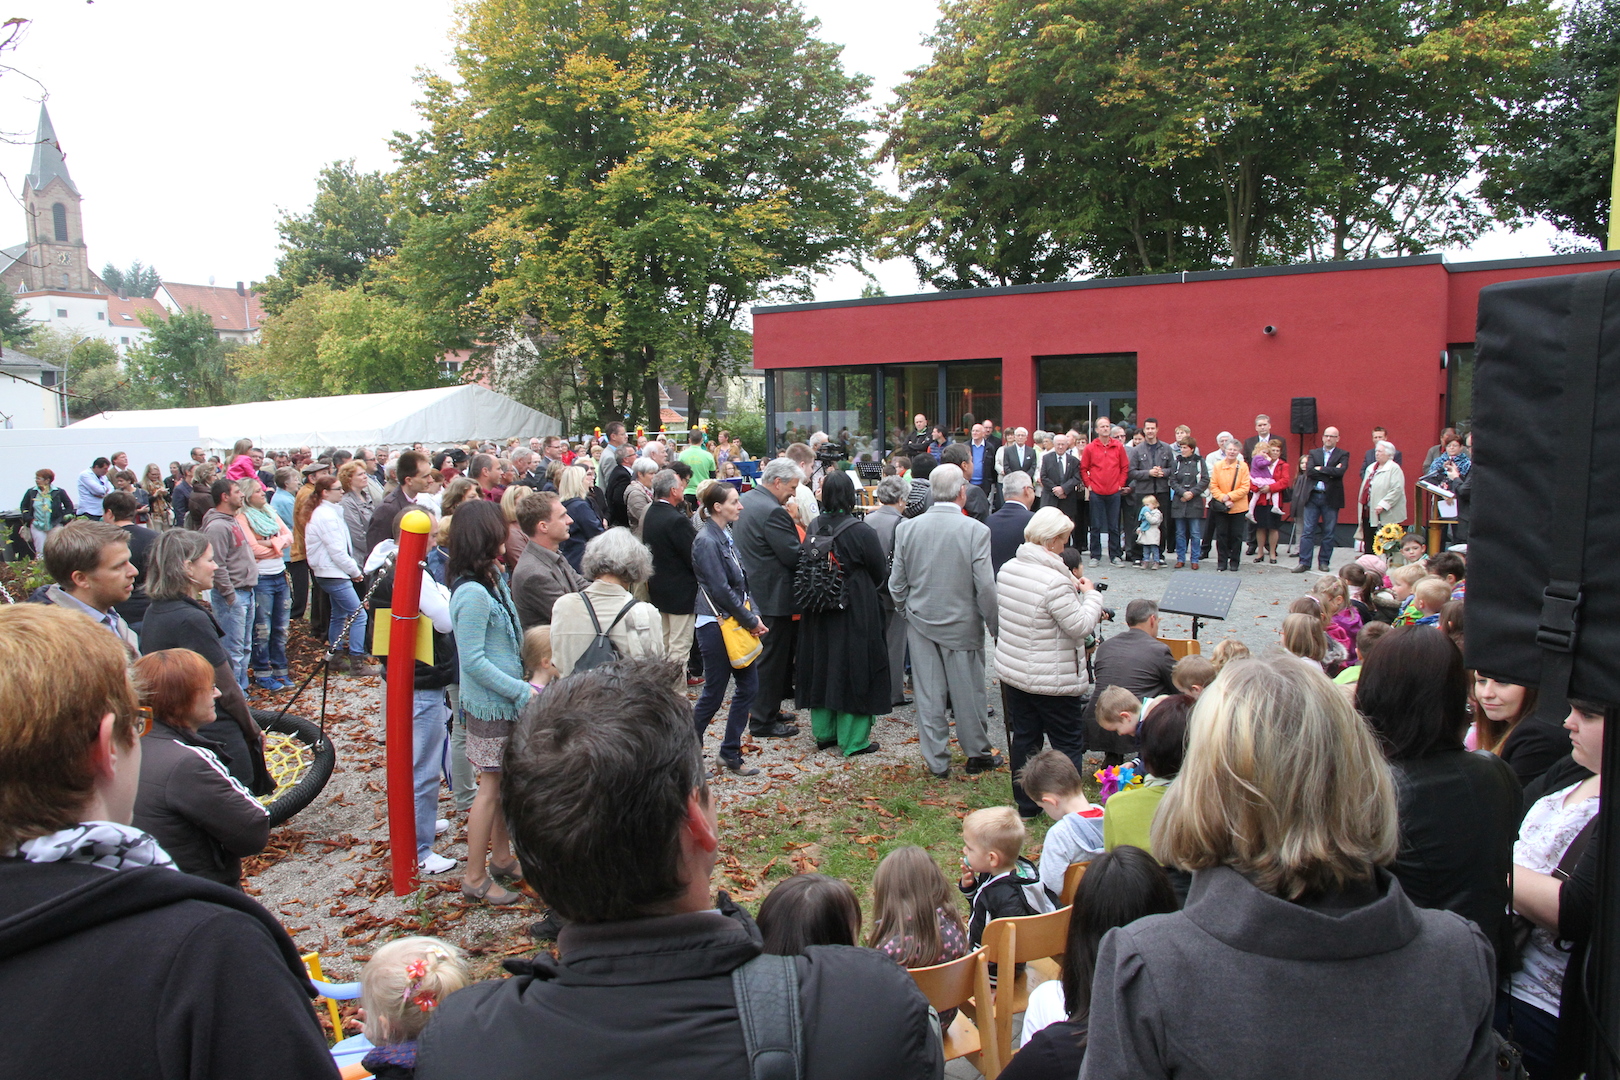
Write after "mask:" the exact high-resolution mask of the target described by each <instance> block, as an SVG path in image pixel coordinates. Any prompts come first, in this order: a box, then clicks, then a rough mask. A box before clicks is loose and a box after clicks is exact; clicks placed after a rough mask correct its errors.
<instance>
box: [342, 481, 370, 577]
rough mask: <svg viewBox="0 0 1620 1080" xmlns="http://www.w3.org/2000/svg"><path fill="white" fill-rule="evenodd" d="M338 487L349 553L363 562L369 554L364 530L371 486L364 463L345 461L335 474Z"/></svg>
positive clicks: (367, 517) (366, 525)
mask: <svg viewBox="0 0 1620 1080" xmlns="http://www.w3.org/2000/svg"><path fill="white" fill-rule="evenodd" d="M337 482H338V487H340V488H341V489H342V492H343V493H342V496H341V498H340V500H339V501H340V502H341V503H342V507H343V524H344V526H345V527H346V528H347V529H348V530H349V552H350V553H351V554H352V555H353V556H354V557H355V559H357V560H359V561H361V562H364V561H365V558H366V556H367V555H368V554H370V552H369V551H368V550H367V549H366V529H367V528H368V527H370V525H371V514H372V509H373V508H372V503H371V484H370V482H369V477H368V476H367V474H366V466H365V463H364V462H362V461H359V460H354V461H346V462H344V463H343V467H342V468H341V469H339V470H338V472H337Z"/></svg>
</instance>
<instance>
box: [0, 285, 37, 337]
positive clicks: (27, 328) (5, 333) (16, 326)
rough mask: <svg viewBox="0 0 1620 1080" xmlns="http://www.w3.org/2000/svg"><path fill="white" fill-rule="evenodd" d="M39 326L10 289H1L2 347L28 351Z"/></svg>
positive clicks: (0, 320) (0, 333)
mask: <svg viewBox="0 0 1620 1080" xmlns="http://www.w3.org/2000/svg"><path fill="white" fill-rule="evenodd" d="M39 328H40V327H39V324H38V323H36V322H33V321H31V320H30V319H29V318H28V315H27V312H26V310H25V309H24V308H23V307H22V305H21V304H19V303H17V297H16V295H15V294H14V293H12V291H11V290H10V289H0V346H4V347H5V348H8V349H27V348H29V347H30V346H31V345H33V343H34V335H35V334H36V333H37V332H38V331H39Z"/></svg>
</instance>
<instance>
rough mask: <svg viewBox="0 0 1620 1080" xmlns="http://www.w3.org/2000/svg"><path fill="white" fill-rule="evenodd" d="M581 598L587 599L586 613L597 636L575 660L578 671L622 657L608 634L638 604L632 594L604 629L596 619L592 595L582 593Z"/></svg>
mask: <svg viewBox="0 0 1620 1080" xmlns="http://www.w3.org/2000/svg"><path fill="white" fill-rule="evenodd" d="M580 599H581V600H584V601H585V614H587V615H589V616H590V617H591V629H593V630H595V631H596V636H595V637H593V638H592V639H591V643H590V644H589V645H587V646H585V651H584V652H582V653H580V654H579V659H578V660H575V661H574V671H576V672H577V671H589V670H590V669H591V668H595V667H601V666H602V665H603V664H611V663H613V661H615V660H618V659H621V657H620V655H619V647H618V646H617V645H615V644H613V639H612V638H610V637H608V634H610V633H612V631H613V628H614V627H615V626H618V625H619V620H620V619H622V618H624V617H625V616H626V615H628V614H630V609H631V608H633V607H635V606H636V598H635V597H633V596H632V597H631V598H630V599H629V600H627V601H625V605H624V607H622V608H620V609H619V613H618V614H617V615H615V616H613V621H612V622H610V623H608V628H607V629H606V630H603V629H602V624H601V623H599V622H597V621H596V609H595V608H594V607H592V606H591V601H590V597H588V596H586V595H584V594H583V593H581V594H580Z"/></svg>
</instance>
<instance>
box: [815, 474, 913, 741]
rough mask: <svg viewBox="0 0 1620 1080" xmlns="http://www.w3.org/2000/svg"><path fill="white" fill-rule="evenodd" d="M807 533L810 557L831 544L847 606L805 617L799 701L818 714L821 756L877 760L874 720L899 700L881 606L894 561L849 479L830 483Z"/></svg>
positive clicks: (832, 477) (829, 478)
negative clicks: (821, 544) (833, 752)
mask: <svg viewBox="0 0 1620 1080" xmlns="http://www.w3.org/2000/svg"><path fill="white" fill-rule="evenodd" d="M806 532H807V536H806V540H805V547H806V550H811V544H812V542H813V541H815V540H817V539H820V538H825V539H826V540H827V541H828V542H829V544H830V547H831V551H832V556H833V557H834V558H835V559H837V560H838V562H839V564H840V565H841V566H842V567H843V570H844V599H845V605H844V607H843V608H842V609H841V610H833V611H807V612H805V613H804V615H803V616H801V619H800V623H799V654H798V659H797V660H796V661H795V664H794V672H795V680H794V682H795V686H794V694H793V698H794V701H795V702H796V703H797V704H798V707H799V708H801V709H809V710H810V727H811V730H812V731H814V732H815V736H816V749H817V750H829V749H831V748H832V747H834V746H836V747H838V748H839V750H840V751H841V752H842V753H843V755H844V756H845V757H854V756H855V755H856V754H870V753H872V752H873V751H875V750H877V749H878V744H877V742H876V741H874V740H873V739H872V738H871V737H870V736H871V732H872V721H873V719H874V718H875V717H876V716H877V714H878V713H881V712H888V710H889V706H890V705H891V704H892V703H893V701H894V698H893V696H892V693H891V690H892V687H891V686H890V684H889V646H888V639H887V638H886V637H885V631H886V629H887V616H886V615H885V614H884V611H883V605H882V603H881V602H880V601H879V600H878V588H879V587H880V586H882V585H883V584H885V583H886V582H887V580H888V577H889V561H888V559H887V558H886V557H885V556H884V554H883V545H882V543H881V542H880V541H879V540H878V534H877V533H876V532H875V531H874V530H873V529H872V526H870V525H868V524H867V523H866V522H864V521H862V520H861V519H860V518H858V517H856V516H855V483H854V481H852V480H851V479H850V478H849V474H848V473H847V472H843V471H840V470H834V471H832V472H828V473H826V474H825V475H824V476H823V477H822V481H821V514H820V515H819V516H818V517H817V518H816V519H815V520H814V521H812V522H811V523H810V527H809V529H808V530H806ZM891 603H892V601H891Z"/></svg>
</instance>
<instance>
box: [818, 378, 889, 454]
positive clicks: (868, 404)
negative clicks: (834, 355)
mask: <svg viewBox="0 0 1620 1080" xmlns="http://www.w3.org/2000/svg"><path fill="white" fill-rule="evenodd" d="M875 405H876V401H875V399H874V398H873V396H872V369H871V368H854V369H849V370H844V371H829V372H827V422H826V425H825V426H824V427H823V429H822V430H824V431H826V433H827V434H828V435H830V436H832V440H833V442H835V443H837V444H838V445H839V446H842V447H843V448H844V451H845V452H846V453H848V454H849V456H850V458H851V459H857V458H861V457H866V458H867V459H868V460H871V461H877V460H880V459H881V458H882V457H883V454H882V449H883V448H882V445H881V444H880V443H879V441H878V440H879V437H880V436H881V435H882V432H880V431H879V430H878V426H877V413H876V410H875Z"/></svg>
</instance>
